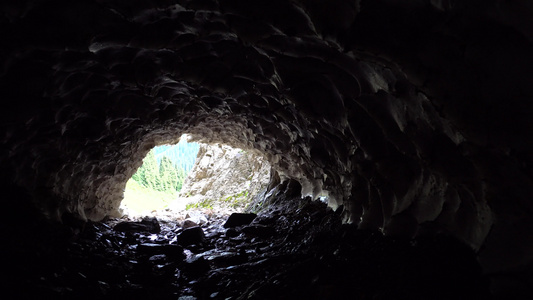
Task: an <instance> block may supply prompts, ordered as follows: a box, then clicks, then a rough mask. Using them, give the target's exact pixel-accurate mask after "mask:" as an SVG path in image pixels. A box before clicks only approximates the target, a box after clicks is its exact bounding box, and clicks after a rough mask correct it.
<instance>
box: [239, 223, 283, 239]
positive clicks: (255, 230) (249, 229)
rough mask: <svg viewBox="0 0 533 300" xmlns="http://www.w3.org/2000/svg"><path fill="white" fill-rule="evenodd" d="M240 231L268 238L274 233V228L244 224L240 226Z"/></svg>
mask: <svg viewBox="0 0 533 300" xmlns="http://www.w3.org/2000/svg"><path fill="white" fill-rule="evenodd" d="M242 232H244V233H245V234H247V235H251V236H256V237H259V238H269V237H271V236H274V235H275V234H276V230H275V229H274V228H272V227H270V226H265V225H260V224H254V225H249V226H245V227H243V228H242Z"/></svg>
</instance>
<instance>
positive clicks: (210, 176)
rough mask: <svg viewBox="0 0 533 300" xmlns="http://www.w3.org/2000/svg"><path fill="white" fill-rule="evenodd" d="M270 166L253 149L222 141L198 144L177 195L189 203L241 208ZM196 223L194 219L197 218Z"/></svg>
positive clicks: (263, 185)
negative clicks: (230, 144) (233, 145)
mask: <svg viewBox="0 0 533 300" xmlns="http://www.w3.org/2000/svg"><path fill="white" fill-rule="evenodd" d="M270 169H271V166H270V164H269V163H268V161H267V160H266V159H265V158H264V157H263V156H261V155H258V154H257V153H256V152H254V151H248V150H246V151H245V150H243V149H238V148H232V147H230V146H227V145H222V144H200V149H199V151H198V155H197V158H196V163H195V165H194V167H193V169H192V170H191V172H190V173H189V175H188V177H187V179H186V180H185V182H184V183H183V187H182V189H181V191H180V197H183V198H187V199H188V200H189V201H190V203H201V202H202V201H206V200H209V201H213V202H214V203H213V204H211V203H210V204H209V205H210V206H212V205H221V206H227V207H231V208H234V209H235V208H238V207H241V208H243V207H244V206H245V205H246V203H249V202H250V200H251V199H252V198H253V197H254V196H255V195H256V194H258V193H259V192H261V191H262V190H263V189H265V188H266V186H267V185H268V182H269V179H270ZM197 223H198V222H197Z"/></svg>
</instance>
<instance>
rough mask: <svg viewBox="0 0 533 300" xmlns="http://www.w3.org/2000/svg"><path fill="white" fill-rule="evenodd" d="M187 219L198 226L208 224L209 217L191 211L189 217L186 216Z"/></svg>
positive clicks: (199, 212)
mask: <svg viewBox="0 0 533 300" xmlns="http://www.w3.org/2000/svg"><path fill="white" fill-rule="evenodd" d="M185 218H186V219H187V220H189V221H192V222H194V223H196V224H197V226H198V225H204V224H207V222H208V220H207V216H206V215H205V214H204V213H202V212H201V211H195V210H192V211H189V212H188V213H187V215H186V216H185Z"/></svg>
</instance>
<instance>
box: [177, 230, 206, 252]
mask: <svg viewBox="0 0 533 300" xmlns="http://www.w3.org/2000/svg"><path fill="white" fill-rule="evenodd" d="M204 241H205V234H204V230H203V229H202V228H201V227H199V226H197V227H191V228H187V229H185V230H183V231H182V232H181V233H180V234H178V244H180V245H181V246H184V247H185V246H190V245H198V244H201V243H203V242H204Z"/></svg>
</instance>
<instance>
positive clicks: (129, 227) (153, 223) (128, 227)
mask: <svg viewBox="0 0 533 300" xmlns="http://www.w3.org/2000/svg"><path fill="white" fill-rule="evenodd" d="M113 229H114V230H115V231H120V232H150V233H159V232H161V226H160V225H159V222H158V221H157V219H156V218H150V217H146V218H144V219H143V220H142V221H141V222H121V223H118V224H117V225H115V227H113Z"/></svg>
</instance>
